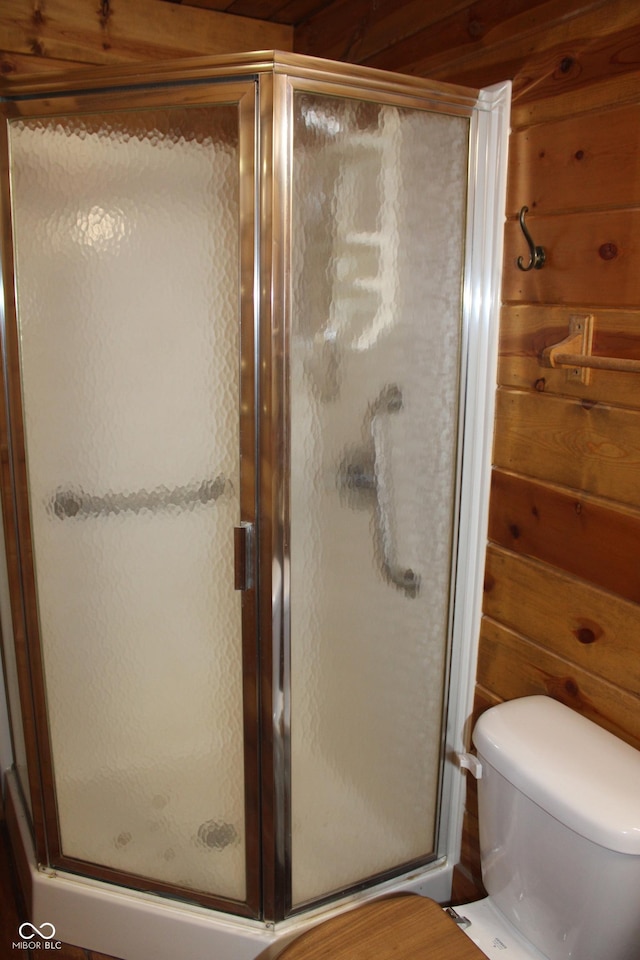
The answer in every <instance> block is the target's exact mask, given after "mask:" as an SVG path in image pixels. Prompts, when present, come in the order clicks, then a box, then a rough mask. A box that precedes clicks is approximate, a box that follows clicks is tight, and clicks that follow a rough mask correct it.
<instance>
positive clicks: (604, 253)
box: [598, 243, 618, 260]
mask: <svg viewBox="0 0 640 960" xmlns="http://www.w3.org/2000/svg"><path fill="white" fill-rule="evenodd" d="M598 254H599V255H600V257H601V258H602V259H603V260H615V258H616V257H617V256H618V248H617V246H616V245H615V243H603V244H602V246H601V247H600V249H599V250H598Z"/></svg>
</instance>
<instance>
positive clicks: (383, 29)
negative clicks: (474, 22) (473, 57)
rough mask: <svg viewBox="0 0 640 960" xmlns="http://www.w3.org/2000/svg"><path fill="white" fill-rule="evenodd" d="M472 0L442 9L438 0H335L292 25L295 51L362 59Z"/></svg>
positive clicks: (464, 6) (459, 8)
mask: <svg viewBox="0 0 640 960" xmlns="http://www.w3.org/2000/svg"><path fill="white" fill-rule="evenodd" d="M472 2H473V0H452V2H451V3H449V4H448V5H447V7H446V11H445V12H443V3H442V0H396V2H392V0H381V2H379V3H377V4H372V3H370V2H366V0H363V2H360V3H358V2H354V0H335V2H334V3H331V4H329V5H327V6H325V8H324V9H323V10H322V11H320V13H318V14H317V15H316V16H314V17H311V18H309V19H307V21H306V22H305V23H303V24H302V25H301V26H299V27H297V28H296V33H295V48H296V51H297V52H298V53H306V54H310V55H312V56H313V55H316V56H322V57H327V56H328V57H339V56H342V55H344V53H345V50H347V51H348V58H349V60H351V61H353V62H356V63H364V61H365V60H366V59H367V58H368V57H372V56H374V55H375V54H377V53H381V52H382V51H384V50H385V49H387V48H388V47H391V46H393V45H395V44H397V43H399V42H401V41H402V40H404V39H405V38H407V37H410V36H413V34H415V33H417V32H418V31H420V30H423V29H427V28H428V27H430V26H433V25H435V24H437V23H439V22H440V21H442V20H443V19H445V18H446V17H449V16H451V15H452V14H454V13H456V12H458V11H461V10H464V9H466V8H468V7H469V6H470V5H471V3H472Z"/></svg>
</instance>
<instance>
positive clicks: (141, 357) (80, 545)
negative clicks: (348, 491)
mask: <svg viewBox="0 0 640 960" xmlns="http://www.w3.org/2000/svg"><path fill="white" fill-rule="evenodd" d="M11 159H12V178H13V196H14V230H15V242H16V256H17V279H18V321H19V332H20V342H21V369H22V381H23V403H24V416H25V432H26V441H27V464H28V476H29V485H30V497H31V510H32V516H31V521H32V531H33V541H34V555H35V569H36V579H37V589H38V604H39V617H40V625H41V637H42V646H43V658H44V668H45V679H46V687H47V695H48V708H49V719H50V728H51V742H52V752H53V762H54V772H55V787H56V794H57V802H58V809H59V822H60V832H61V843H62V853H63V854H64V855H65V856H69V857H74V858H79V859H82V860H87V861H92V862H96V863H99V864H103V865H106V866H108V867H111V868H115V869H117V870H122V871H125V872H130V873H132V874H139V875H143V876H145V877H150V878H153V879H156V880H159V881H166V882H169V883H174V884H178V885H181V886H185V887H189V888H193V889H197V890H200V891H205V892H210V893H215V894H219V895H222V896H226V897H232V898H237V899H239V900H242V899H243V898H244V896H245V823H244V781H243V766H244V754H243V743H242V733H243V730H242V727H243V723H242V675H241V667H242V663H241V608H240V596H239V594H237V593H235V592H234V589H233V526H234V524H235V523H237V522H238V519H239V508H238V496H239V466H238V460H239V455H238V444H239V438H238V396H239V384H238V377H239V372H238V371H239V324H238V290H239V279H238V202H239V201H238V168H239V161H238V110H237V106H235V105H233V104H231V105H221V106H207V107H197V108H196V107H192V108H189V107H187V108H183V109H168V110H164V111H162V112H160V111H158V112H154V111H142V110H140V111H136V112H134V111H127V112H120V113H114V114H110V115H105V116H101V117H98V116H96V117H84V118H80V119H73V120H71V119H65V118H62V119H59V120H50V121H38V120H33V121H16V122H14V123H13V124H12V126H11Z"/></svg>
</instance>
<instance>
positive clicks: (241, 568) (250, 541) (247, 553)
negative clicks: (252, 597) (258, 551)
mask: <svg viewBox="0 0 640 960" xmlns="http://www.w3.org/2000/svg"><path fill="white" fill-rule="evenodd" d="M254 532H255V528H254V525H253V524H252V523H245V522H244V521H243V522H242V523H241V524H240V526H239V527H234V530H233V545H234V561H233V571H234V586H235V589H236V590H251V588H252V587H253V582H254V576H253V565H254V539H255V537H254Z"/></svg>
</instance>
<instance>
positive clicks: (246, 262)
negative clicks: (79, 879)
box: [0, 76, 261, 918]
mask: <svg viewBox="0 0 640 960" xmlns="http://www.w3.org/2000/svg"><path fill="white" fill-rule="evenodd" d="M255 102H256V82H255V77H253V76H249V77H245V78H242V79H240V78H233V79H232V80H231V81H229V82H223V83H220V82H218V83H216V82H215V78H214V79H211V78H208V80H207V82H204V81H196V82H195V83H193V84H188V85H187V86H186V87H184V86H181V85H179V84H177V85H173V86H171V87H162V88H161V89H160V90H158V89H157V88H156V87H151V88H150V87H148V86H146V85H140V86H136V88H135V89H134V90H132V89H131V88H128V89H127V90H118V91H115V92H114V91H108V92H107V91H104V92H103V91H100V92H93V91H91V92H89V93H87V94H86V96H84V95H83V94H82V91H80V90H79V91H78V93H77V95H69V94H68V93H67V92H66V91H65V93H64V94H62V93H59V94H58V95H57V96H53V97H47V98H43V99H40V98H39V97H36V96H28V97H27V98H26V99H25V100H21V99H16V100H11V101H6V102H5V104H4V110H3V113H4V119H5V122H4V123H3V124H2V144H1V146H2V148H3V152H2V160H1V161H0V162H1V168H0V169H1V174H2V183H1V187H0V189H1V190H2V194H1V202H2V213H3V219H2V223H3V228H2V229H3V234H2V240H3V244H2V248H3V263H2V266H3V278H4V286H5V303H6V308H5V309H6V313H5V318H4V324H3V354H4V356H3V369H2V376H3V386H4V392H3V397H2V404H1V410H0V437H1V440H2V443H3V449H6V451H7V453H6V455H5V457H4V458H3V461H2V465H3V470H2V477H1V481H2V498H3V512H4V518H5V536H6V539H7V554H8V565H9V577H10V584H11V596H12V607H13V610H12V615H13V619H14V624H15V626H14V630H15V634H16V650H17V655H18V657H19V659H20V665H21V670H20V676H21V691H20V692H21V701H22V719H23V726H24V732H25V740H26V742H27V750H28V754H29V764H28V767H29V775H30V790H31V806H32V812H33V823H32V828H33V838H34V845H35V850H36V857H37V860H38V862H39V863H42V864H46V865H47V866H52V867H57V868H59V869H61V870H68V871H69V872H71V873H83V874H85V875H87V876H91V877H93V878H95V879H97V880H105V881H108V882H112V883H117V884H119V885H121V886H123V887H133V888H134V889H142V890H145V891H148V890H153V891H156V892H158V893H164V894H171V895H172V896H174V897H176V898H177V899H183V900H186V901H189V902H194V903H198V904H202V905H205V906H208V907H211V908H214V909H219V910H224V911H227V912H231V913H235V914H238V915H240V916H247V917H253V918H257V917H260V916H261V892H260V886H261V881H260V873H259V868H258V865H259V863H260V815H259V806H260V804H259V789H258V786H259V735H258V730H257V720H256V718H257V715H258V668H257V633H256V631H257V620H258V617H257V610H256V607H257V587H256V585H255V576H254V577H252V578H251V579H252V581H253V584H252V585H251V586H250V588H249V589H247V590H244V591H243V593H242V664H243V698H244V706H243V712H244V756H245V759H244V780H245V824H246V862H245V875H246V885H247V886H246V900H245V901H243V902H238V901H235V900H228V899H227V898H224V897H220V896H213V895H210V894H205V893H201V892H199V891H194V890H191V889H189V888H181V887H179V886H177V885H174V884H169V883H165V882H161V881H155V880H150V879H149V878H147V877H144V876H136V875H134V874H128V873H122V872H120V871H118V870H116V869H112V868H109V867H105V866H102V865H99V864H89V863H87V862H85V861H81V860H77V859H75V858H72V857H68V856H65V854H64V852H63V850H62V845H61V837H60V828H59V823H58V816H57V804H56V796H55V782H54V772H53V758H52V748H51V743H50V738H49V729H48V719H47V709H46V691H45V678H44V667H43V658H42V644H41V636H40V627H39V623H38V601H37V588H36V580H35V569H34V564H33V543H32V534H31V521H30V508H29V494H28V478H27V468H26V451H25V438H24V420H23V408H22V390H21V378H20V356H19V353H20V349H19V333H18V325H17V306H16V302H17V301H16V288H15V264H14V261H13V238H12V230H11V216H10V211H11V200H10V172H9V150H8V124H9V122H10V121H11V120H13V119H16V118H18V117H40V116H42V117H55V116H79V115H81V114H85V115H86V114H96V113H106V112H111V113H113V112H116V111H118V110H135V109H139V110H141V109H147V108H153V107H162V106H166V107H171V106H176V105H178V106H186V105H194V106H197V105H205V104H207V105H208V104H211V105H215V104H223V103H236V104H237V107H238V112H239V137H240V157H241V162H240V184H239V192H240V197H239V206H240V210H239V216H240V222H239V251H238V253H239V258H240V276H241V280H240V290H239V326H240V356H239V357H238V366H239V369H240V395H239V397H238V415H239V418H240V429H239V437H240V449H239V458H240V461H239V462H240V481H241V490H240V520H241V522H245V523H249V524H253V525H255V523H256V509H257V504H256V481H255V476H256V470H255V457H256V440H255V436H256V430H255V406H256V401H255V364H256V361H255V342H256V337H255V331H256V326H257V317H256V304H255V295H254V294H255V290H254V288H255V281H254V277H255V271H256V229H255V224H256V209H255V186H254V184H255V157H256V149H255V140H256V128H257V118H256V111H255ZM18 598H20V599H18Z"/></svg>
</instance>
